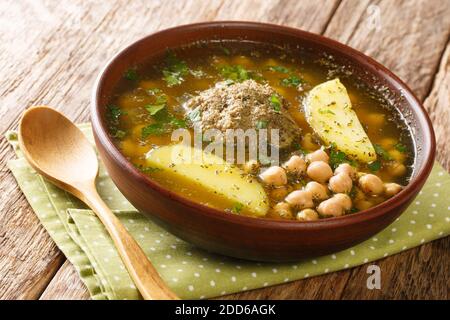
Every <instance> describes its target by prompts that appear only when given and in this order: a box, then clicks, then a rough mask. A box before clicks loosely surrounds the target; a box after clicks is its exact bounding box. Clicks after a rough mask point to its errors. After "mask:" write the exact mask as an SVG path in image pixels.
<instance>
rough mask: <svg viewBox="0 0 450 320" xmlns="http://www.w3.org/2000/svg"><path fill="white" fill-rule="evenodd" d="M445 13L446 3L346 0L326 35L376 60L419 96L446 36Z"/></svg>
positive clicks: (449, 12)
mask: <svg viewBox="0 0 450 320" xmlns="http://www.w3.org/2000/svg"><path fill="white" fill-rule="evenodd" d="M449 16H450V6H449V2H448V1H441V0H431V1H430V0H415V1H406V0H398V1H389V0H377V1H370V0H362V1H359V0H347V1H343V2H342V3H341V5H340V6H339V7H338V9H337V10H336V13H335V15H334V16H333V19H332V20H331V21H330V23H329V25H328V27H327V29H326V31H325V35H326V36H328V37H331V38H334V39H336V40H338V41H340V42H343V43H346V44H348V45H350V46H351V47H353V48H356V49H358V50H360V51H362V52H364V53H366V54H367V55H369V56H371V57H373V58H375V59H376V60H378V61H380V62H381V63H383V64H384V65H385V66H386V67H388V68H389V69H390V70H392V71H393V72H394V73H396V74H397V75H398V76H399V77H400V78H402V79H403V80H405V81H406V83H407V84H408V85H409V86H410V87H411V89H412V90H413V91H414V92H415V94H416V95H417V96H418V97H419V99H421V100H423V99H424V98H425V96H426V94H427V93H428V91H429V89H430V86H431V83H432V81H433V78H434V75H435V73H436V70H437V66H438V64H439V59H440V57H441V55H442V52H443V50H444V49H445V45H446V43H447V41H448V37H449V35H450V19H448V17H449Z"/></svg>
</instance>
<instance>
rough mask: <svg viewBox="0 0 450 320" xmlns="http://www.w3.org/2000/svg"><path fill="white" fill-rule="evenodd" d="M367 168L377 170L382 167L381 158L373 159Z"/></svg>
mask: <svg viewBox="0 0 450 320" xmlns="http://www.w3.org/2000/svg"><path fill="white" fill-rule="evenodd" d="M367 168H369V169H370V171H372V172H377V171H378V170H380V169H381V162H380V161H379V160H375V161H372V162H371V163H369V164H368V165H367Z"/></svg>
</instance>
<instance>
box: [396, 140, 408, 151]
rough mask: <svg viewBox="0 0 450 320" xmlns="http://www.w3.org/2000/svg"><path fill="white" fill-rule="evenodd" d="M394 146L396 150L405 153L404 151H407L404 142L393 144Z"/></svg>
mask: <svg viewBox="0 0 450 320" xmlns="http://www.w3.org/2000/svg"><path fill="white" fill-rule="evenodd" d="M394 148H395V149H397V150H398V151H400V152H402V153H405V152H407V151H408V147H407V146H405V145H404V144H402V143H400V142H399V143H397V144H395V145H394Z"/></svg>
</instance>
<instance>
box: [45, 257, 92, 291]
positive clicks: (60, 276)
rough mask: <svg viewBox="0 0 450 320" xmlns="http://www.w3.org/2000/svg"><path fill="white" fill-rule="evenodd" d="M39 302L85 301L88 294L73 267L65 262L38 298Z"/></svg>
mask: <svg viewBox="0 0 450 320" xmlns="http://www.w3.org/2000/svg"><path fill="white" fill-rule="evenodd" d="M39 299H40V300H87V299H90V296H89V292H88V291H87V290H86V287H85V286H84V284H83V282H81V279H80V277H79V276H78V274H77V271H76V270H75V268H74V267H73V265H72V264H71V263H70V262H69V261H68V260H66V261H65V262H64V264H63V265H62V266H61V268H60V269H59V270H58V273H56V275H55V276H54V277H53V279H52V281H51V283H50V285H49V286H48V287H47V288H45V291H44V292H43V293H42V295H41V296H40V298H39Z"/></svg>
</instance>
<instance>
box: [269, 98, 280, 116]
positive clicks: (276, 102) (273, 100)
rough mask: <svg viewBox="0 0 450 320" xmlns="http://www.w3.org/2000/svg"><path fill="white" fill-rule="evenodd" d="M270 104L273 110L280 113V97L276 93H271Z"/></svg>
mask: <svg viewBox="0 0 450 320" xmlns="http://www.w3.org/2000/svg"><path fill="white" fill-rule="evenodd" d="M270 104H271V105H272V108H273V110H275V112H277V113H280V111H281V101H280V98H279V97H278V96H277V95H276V94H272V95H271V96H270Z"/></svg>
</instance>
